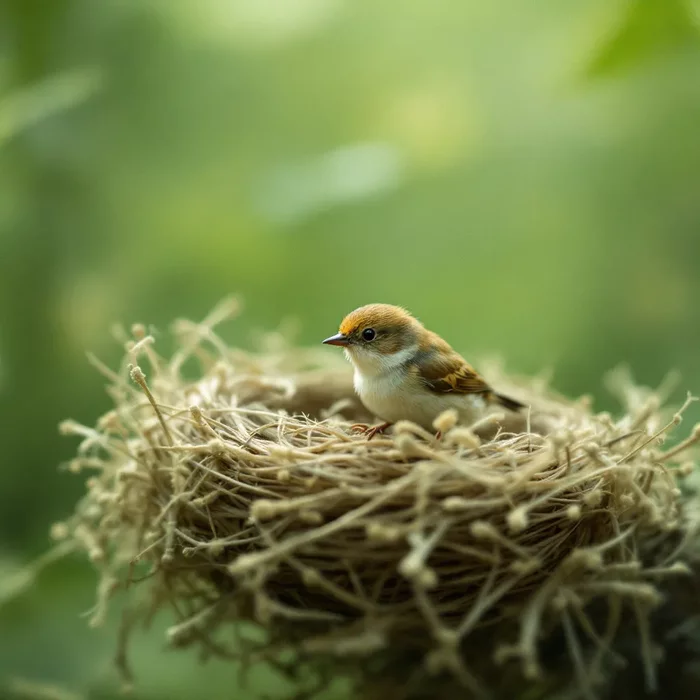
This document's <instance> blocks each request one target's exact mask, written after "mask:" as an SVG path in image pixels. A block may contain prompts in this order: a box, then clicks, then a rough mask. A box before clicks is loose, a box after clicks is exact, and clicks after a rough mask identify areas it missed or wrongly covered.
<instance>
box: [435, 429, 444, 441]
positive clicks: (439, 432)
mask: <svg viewBox="0 0 700 700" xmlns="http://www.w3.org/2000/svg"><path fill="white" fill-rule="evenodd" d="M441 437H442V430H438V431H437V433H435V439H436V440H439V439H440V438H441Z"/></svg>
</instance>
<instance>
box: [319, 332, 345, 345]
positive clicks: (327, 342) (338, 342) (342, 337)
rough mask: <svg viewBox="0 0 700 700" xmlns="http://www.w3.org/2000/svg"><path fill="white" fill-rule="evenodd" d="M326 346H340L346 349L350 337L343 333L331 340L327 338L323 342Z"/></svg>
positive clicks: (332, 337)
mask: <svg viewBox="0 0 700 700" xmlns="http://www.w3.org/2000/svg"><path fill="white" fill-rule="evenodd" d="M323 344H324V345H340V346H343V347H345V346H346V345H348V337H347V336H346V335H343V334H342V333H336V334H335V335H332V336H331V337H330V338H326V339H325V340H324V341H323Z"/></svg>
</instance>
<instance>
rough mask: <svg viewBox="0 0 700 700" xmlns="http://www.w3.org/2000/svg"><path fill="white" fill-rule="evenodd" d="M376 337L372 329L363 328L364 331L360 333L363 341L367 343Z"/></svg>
mask: <svg viewBox="0 0 700 700" xmlns="http://www.w3.org/2000/svg"><path fill="white" fill-rule="evenodd" d="M376 335H377V334H376V333H375V332H374V328H365V329H364V330H363V331H362V337H363V338H364V339H365V340H367V341H369V340H374V338H375V337H376Z"/></svg>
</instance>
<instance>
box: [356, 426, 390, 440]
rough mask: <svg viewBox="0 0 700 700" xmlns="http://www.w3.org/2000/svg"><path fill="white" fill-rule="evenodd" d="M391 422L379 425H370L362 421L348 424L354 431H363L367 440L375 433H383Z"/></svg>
mask: <svg viewBox="0 0 700 700" xmlns="http://www.w3.org/2000/svg"><path fill="white" fill-rule="evenodd" d="M391 425H392V424H391V423H380V424H379V425H375V426H370V425H365V424H364V423H355V424H354V425H351V426H350V430H352V431H353V432H356V433H364V434H365V435H366V436H367V440H368V441H369V440H371V439H372V438H373V437H374V436H375V435H377V433H383V432H384V431H385V430H386V429H387V428H389V427H391Z"/></svg>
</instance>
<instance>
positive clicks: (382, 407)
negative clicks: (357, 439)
mask: <svg viewBox="0 0 700 700" xmlns="http://www.w3.org/2000/svg"><path fill="white" fill-rule="evenodd" d="M354 384H355V391H357V394H358V396H359V397H360V399H361V401H362V403H363V404H364V405H365V406H366V407H367V409H368V410H370V411H371V412H372V413H374V414H375V415H376V416H377V417H379V418H381V419H382V420H384V421H387V422H389V423H395V422H397V421H399V420H410V421H413V422H414V423H417V424H418V425H421V426H423V427H424V428H426V429H427V430H432V429H433V428H432V425H433V421H434V420H435V418H437V416H438V415H440V413H442V412H443V411H446V410H447V409H449V408H454V409H456V410H457V412H458V414H459V417H460V420H461V421H462V422H465V423H471V422H472V421H473V420H475V419H476V418H477V417H479V415H480V414H482V413H483V410H484V408H485V405H482V404H484V402H483V399H481V397H476V396H464V395H459V394H436V393H433V392H431V391H429V390H428V389H426V388H425V387H424V386H423V385H422V384H421V383H420V380H418V379H417V378H415V377H411V376H406V375H405V374H401V373H399V372H389V373H386V374H384V375H381V376H375V377H367V376H363V375H362V374H360V373H359V372H355V379H354Z"/></svg>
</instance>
